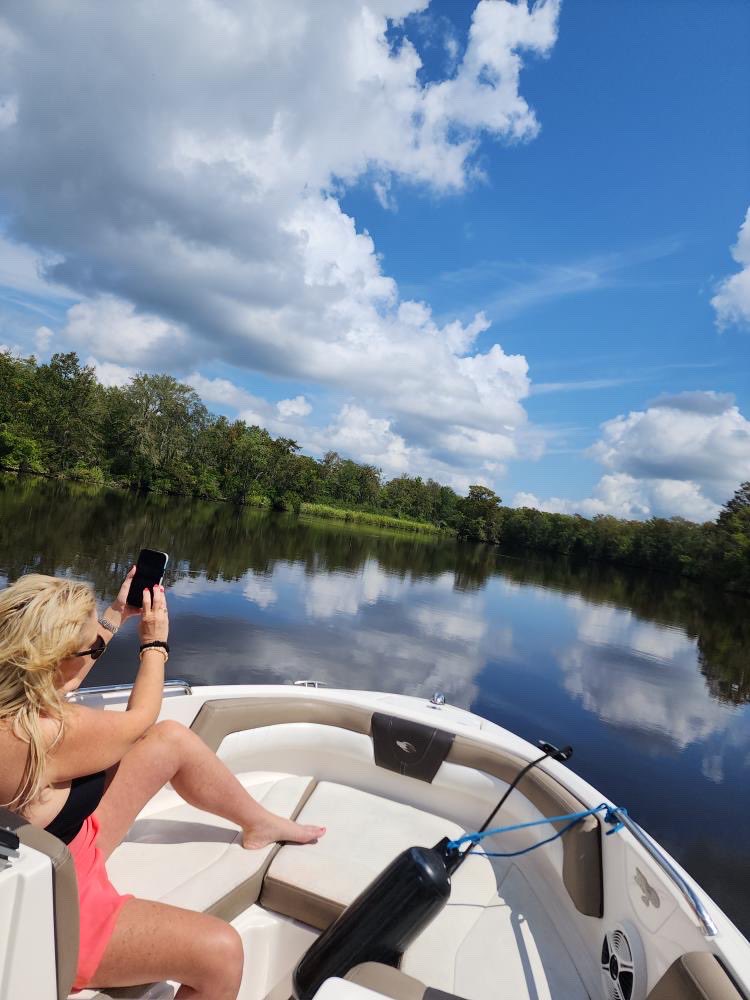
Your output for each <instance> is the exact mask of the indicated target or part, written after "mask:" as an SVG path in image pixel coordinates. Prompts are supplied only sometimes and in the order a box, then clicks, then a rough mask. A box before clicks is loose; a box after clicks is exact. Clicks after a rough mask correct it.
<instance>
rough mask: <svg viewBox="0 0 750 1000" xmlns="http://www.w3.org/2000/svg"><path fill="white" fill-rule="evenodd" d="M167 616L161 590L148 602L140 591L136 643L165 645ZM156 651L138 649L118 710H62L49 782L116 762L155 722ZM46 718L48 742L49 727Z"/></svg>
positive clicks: (159, 657)
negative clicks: (122, 707) (59, 737)
mask: <svg viewBox="0 0 750 1000" xmlns="http://www.w3.org/2000/svg"><path fill="white" fill-rule="evenodd" d="M168 634H169V617H168V613H167V602H166V599H165V596H164V588H163V587H155V588H154V596H153V601H152V598H151V593H150V591H149V590H148V589H146V590H145V591H144V592H143V614H142V616H141V621H140V635H141V642H142V643H144V642H152V641H154V640H159V641H161V642H166V641H167V636H168ZM165 662H166V658H165V655H164V653H163V652H161V651H160V649H158V648H157V649H147V650H144V652H143V654H142V656H141V663H140V667H139V668H138V673H137V675H136V678H135V683H134V684H133V690H132V692H131V695H130V699H129V701H128V706H127V708H126V710H125V711H124V712H117V711H110V712H108V711H101V710H100V709H92V708H86V707H85V706H83V705H66V706H65V727H64V732H63V738H62V740H61V742H60V743H59V744H58V745H57V746H56V747H55V748H54V750H53V751H52V752H51V754H50V756H49V758H48V765H47V776H48V779H49V781H51V782H53V781H67V780H69V779H70V778H75V777H78V776H79V775H82V774H93V773H94V772H95V771H101V770H105V769H106V768H108V767H111V766H112V765H113V764H116V763H117V762H118V761H119V760H122V758H123V757H124V756H125V754H126V753H127V752H128V750H129V749H130V748H131V746H133V744H134V743H135V742H137V740H139V739H140V738H141V736H143V734H144V733H145V732H146V731H147V730H148V729H150V727H151V726H152V725H153V724H154V723H155V722H156V720H157V718H158V716H159V712H160V710H161V702H162V696H163V693H164V664H165ZM52 725H53V724H52V720H47V723H46V728H48V729H49V731H50V741H52V740H53V739H54V734H55V732H56V730H55V729H53V728H52Z"/></svg>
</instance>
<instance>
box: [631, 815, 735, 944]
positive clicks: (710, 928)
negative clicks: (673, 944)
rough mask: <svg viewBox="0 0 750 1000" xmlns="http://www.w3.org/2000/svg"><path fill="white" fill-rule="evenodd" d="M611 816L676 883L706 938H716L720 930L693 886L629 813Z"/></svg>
mask: <svg viewBox="0 0 750 1000" xmlns="http://www.w3.org/2000/svg"><path fill="white" fill-rule="evenodd" d="M611 815H612V818H613V819H615V820H616V821H617V822H618V823H622V825H623V826H624V827H625V829H626V830H628V831H629V832H630V833H632V834H633V836H634V837H635V839H636V840H637V841H638V843H639V844H640V845H641V847H643V848H645V850H646V851H647V852H648V853H649V855H650V856H651V857H652V858H653V859H654V861H656V863H657V864H658V865H659V867H660V868H661V869H662V871H664V872H665V873H666V874H667V875H668V876H669V878H670V879H671V880H672V881H673V882H674V884H675V885H676V886H677V888H678V889H679V890H680V892H681V893H682V895H683V896H684V897H685V899H686V900H687V901H688V904H689V905H690V908H691V909H692V910H693V912H694V913H695V915H696V917H697V918H698V920H699V921H700V923H701V926H702V927H703V931H704V933H705V935H706V937H715V936H716V935H717V934H718V933H719V928H718V927H717V926H716V924H715V923H714V921H713V918H712V917H711V914H710V913H709V912H708V910H707V909H706V907H705V906H704V905H703V903H702V901H701V900H700V899H699V898H698V896H697V894H696V892H695V890H694V889H693V888H692V886H691V885H690V884H689V883H688V882H686V881H685V879H684V878H683V876H682V875H681V874H680V873H679V872H678V871H677V869H676V868H675V866H674V865H673V864H672V862H671V861H670V860H669V858H668V857H667V856H666V855H665V854H664V853H663V852H662V851H661V850H660V848H659V847H658V846H657V845H656V844H655V843H654V841H653V840H652V839H651V838H650V837H649V835H648V834H647V833H646V831H645V830H644V829H642V827H640V826H638V824H637V823H636V822H635V820H632V819H631V818H630V816H628V814H627V813H625V812H621V811H620V810H619V809H613V810H612V813H611Z"/></svg>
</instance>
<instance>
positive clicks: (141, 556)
mask: <svg viewBox="0 0 750 1000" xmlns="http://www.w3.org/2000/svg"><path fill="white" fill-rule="evenodd" d="M168 559H169V556H168V555H167V553H166V552H157V551H156V550H155V549H141V551H140V552H139V553H138V562H137V563H136V564H135V576H134V577H133V579H132V581H131V583H130V590H129V591H128V599H127V603H128V604H129V605H130V606H131V607H132V608H142V607H143V591H144V590H145V589H146V587H148V589H149V590H150V591H151V593H152V594H153V589H154V587H155V586H156V585H157V583H161V581H162V580H163V579H164V570H165V569H166V566H167V561H168Z"/></svg>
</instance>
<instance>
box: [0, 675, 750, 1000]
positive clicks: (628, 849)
mask: <svg viewBox="0 0 750 1000" xmlns="http://www.w3.org/2000/svg"><path fill="white" fill-rule="evenodd" d="M302 685H303V686H291V685H289V686H256V685H253V686H245V685H242V686H238V685H233V686H218V687H195V688H192V689H191V688H190V687H189V686H188V685H187V684H184V683H182V682H170V683H168V684H167V685H166V687H165V692H164V699H163V705H162V715H161V717H162V718H164V719H176V720H179V721H180V722H182V723H184V724H185V725H187V726H191V727H192V728H193V729H194V730H195V731H196V732H198V733H199V734H200V735H201V737H202V738H203V739H204V740H205V741H206V742H207V743H208V744H209V745H210V746H211V747H212V748H214V749H215V750H216V752H217V753H218V754H219V756H220V757H221V758H222V759H223V760H224V761H225V762H226V763H227V765H228V766H229V767H230V768H231V769H232V771H233V772H235V773H236V774H237V776H238V777H239V779H240V780H241V781H242V783H243V784H244V785H245V786H246V787H247V788H248V790H249V791H251V792H252V794H253V795H254V796H255V797H256V798H258V799H259V800H260V801H262V802H263V803H264V804H265V805H266V806H268V807H269V808H270V809H272V810H274V811H275V812H278V813H280V814H283V815H286V816H290V817H294V818H296V819H299V820H301V821H303V822H305V823H316V824H321V825H324V826H326V827H327V828H328V832H327V834H326V836H325V837H324V838H322V839H321V840H320V841H319V842H318V843H316V844H313V845H307V846H304V847H297V846H292V845H284V846H279V845H275V846H273V847H268V848H265V849H263V850H257V851H245V850H243V849H242V847H241V845H240V843H239V831H238V830H237V829H236V828H234V827H233V826H232V825H231V824H230V823H228V822H226V821H224V820H221V819H217V818H216V817H215V816H212V815H210V814H208V813H203V812H200V811H199V810H196V809H194V808H192V807H191V806H188V805H187V804H185V803H184V802H183V801H182V800H181V799H180V798H179V797H178V796H177V794H176V793H175V792H174V791H173V790H172V789H171V788H170V787H166V788H164V789H163V790H162V791H161V792H159V793H158V794H157V795H156V796H155V797H154V798H153V799H152V800H151V802H149V804H148V805H147V806H146V808H145V809H144V810H143V812H142V813H141V814H140V816H139V818H138V820H137V821H136V823H135V824H134V825H133V827H132V829H131V830H130V832H129V834H128V836H127V837H126V839H125V841H124V842H123V844H122V845H121V846H120V847H119V848H118V850H117V851H116V852H115V853H114V854H113V855H112V857H111V859H110V861H109V863H108V870H109V874H110V878H111V879H112V881H113V883H114V884H115V886H116V887H117V889H118V890H120V891H121V892H132V893H134V894H135V895H137V896H141V897H144V898H147V899H154V900H160V901H163V902H168V903H173V904H175V905H178V906H184V907H189V908H192V909H195V910H202V911H205V912H208V913H213V914H217V915H219V916H221V917H223V918H225V919H226V920H228V921H231V922H232V924H233V925H234V926H235V927H236V928H237V930H238V931H239V933H240V935H241V936H242V939H243V942H244V945H245V953H246V961H245V973H244V978H243V982H242V987H241V992H240V997H241V998H242V1000H264V998H268V1000H287V998H289V997H290V996H292V990H293V983H292V976H293V970H294V969H295V966H296V965H297V963H298V962H299V961H300V959H301V958H302V956H303V955H305V953H306V952H307V951H308V949H309V948H310V947H311V945H313V943H314V942H315V941H316V938H318V936H319V935H320V933H321V931H322V930H323V929H324V928H327V927H328V926H329V925H330V924H331V923H332V922H333V921H334V920H336V918H337V917H338V916H339V915H340V914H341V913H342V912H343V911H344V910H345V909H346V908H347V906H348V905H349V904H350V903H351V902H352V901H353V900H354V899H355V898H356V897H357V896H358V895H359V894H360V893H361V892H362V891H363V890H364V889H365V888H366V887H367V886H368V884H369V883H370V882H371V881H372V880H373V879H374V878H375V877H376V876H377V875H378V874H379V873H380V872H381V871H382V870H383V869H384V868H385V867H386V866H387V865H388V863H389V862H391V861H392V860H393V859H394V858H395V857H396V856H397V855H398V854H399V853H400V852H401V851H403V850H404V849H406V848H408V847H411V846H412V845H422V846H426V847H431V846H433V845H434V844H436V843H437V842H439V841H440V840H441V839H442V838H445V837H448V838H450V839H451V840H455V839H458V837H460V836H461V835H462V834H463V833H465V832H466V831H474V830H477V829H479V827H480V826H481V825H482V824H483V823H484V821H485V820H486V819H487V817H488V816H489V815H490V814H491V813H492V810H493V808H494V806H496V805H497V803H498V801H499V799H500V798H501V797H502V795H503V794H504V792H505V791H506V790H507V789H508V787H509V785H510V783H511V782H512V780H513V779H514V778H515V777H516V776H517V775H518V773H519V772H520V770H521V769H522V768H523V767H524V766H525V765H526V764H528V763H529V762H530V761H533V760H536V759H538V758H539V756H540V750H539V748H538V747H535V746H533V745H531V744H530V743H528V742H526V741H525V740H522V739H520V738H519V737H518V736H516V735H514V734H513V733H511V732H508V731H507V730H505V729H502V728H501V727H500V726H497V725H494V724H493V723H491V722H488V721H486V720H485V719H482V718H480V717H478V716H476V715H473V714H472V713H470V712H467V711H464V710H462V709H459V708H455V707H453V706H450V705H447V704H444V703H442V699H441V697H439V696H435V697H434V698H433V699H432V700H431V701H426V700H424V699H419V698H412V697H407V696H404V695H394V694H381V693H376V692H368V691H344V690H326V689H320V688H318V687H316V686H314V684H313V682H302ZM129 691H130V689H129V688H128V687H125V688H123V687H111V688H96V689H89V690H82V691H79V692H78V693H77V694H76V695H75V696H74V697H75V698H76V699H77V700H78V701H82V702H85V703H86V704H89V705H93V706H98V707H101V708H105V709H107V710H112V711H116V710H118V709H122V708H124V706H125V704H126V701H127V698H128V694H129ZM602 803H607V804H608V806H609V807H616V806H618V805H624V806H625V805H627V803H620V804H618V803H610V802H609V800H608V799H607V798H606V795H605V794H603V793H602V792H601V791H599V790H597V789H595V788H592V787H591V786H590V785H589V784H587V783H586V782H585V781H584V780H583V779H581V778H580V777H578V776H577V775H576V774H575V772H574V770H571V769H570V768H569V767H568V766H566V765H565V764H564V763H560V762H559V761H558V760H555V759H554V758H553V757H548V758H547V759H545V760H544V761H542V762H541V763H539V764H538V765H537V766H535V767H534V768H532V769H531V770H530V771H528V773H527V774H526V775H525V777H524V778H523V779H522V780H521V781H520V782H519V784H518V786H517V787H516V788H515V789H514V790H513V791H512V793H511V794H510V795H509V796H508V798H507V801H506V802H505V803H504V805H503V807H502V810H501V812H500V814H499V815H498V816H497V818H496V820H493V825H503V826H505V825H517V824H523V823H527V822H530V821H534V820H542V821H544V820H545V818H548V817H559V816H563V815H568V814H573V813H578V812H582V811H587V810H589V809H594V808H595V807H597V806H599V805H600V804H602ZM664 804H665V808H668V806H669V794H668V790H667V789H665V794H664ZM686 822H690V820H689V818H686ZM563 825H565V824H564V823H563V822H561V821H560V822H556V823H555V824H550V823H548V822H542V823H541V824H540V825H536V826H531V827H525V828H523V829H520V830H516V831H514V832H511V833H507V834H504V835H502V836H497V837H493V838H492V839H489V840H485V841H484V842H483V843H482V845H481V847H482V848H484V849H485V850H486V851H488V852H489V851H497V852H504V853H506V854H507V853H509V852H513V851H516V850H521V849H524V848H526V847H529V846H531V845H532V844H534V843H537V842H539V841H542V840H546V839H548V838H549V837H550V836H552V835H554V834H555V832H559V830H560V829H561V828H562V826H563ZM0 826H5V827H10V828H12V829H15V830H16V832H17V834H18V837H19V839H20V846H19V848H18V850H17V851H13V850H12V841H13V838H12V835H9V834H7V833H5V834H3V836H2V837H0V851H1V852H2V854H3V856H4V857H5V858H6V859H7V860H6V861H5V866H4V868H3V870H2V871H0V994H1V996H2V1000H56V998H57V1000H63V998H65V997H67V996H68V991H69V989H70V987H71V983H72V980H73V974H74V971H75V967H76V958H77V906H78V902H77V894H76V885H75V874H74V872H73V868H72V863H71V861H70V857H69V854H68V852H67V848H66V847H65V846H64V845H63V844H62V843H61V842H60V841H58V840H56V839H55V838H54V837H52V836H51V835H50V834H48V833H46V832H45V831H43V830H40V829H37V828H34V827H31V826H29V825H28V824H25V823H24V822H23V821H21V820H19V819H18V817H14V816H13V815H12V814H10V813H8V812H7V811H6V812H5V813H4V814H2V815H0ZM613 831H615V832H613ZM6 841H7V843H6ZM3 845H4V846H3ZM472 853H473V856H472V857H469V858H467V859H466V860H465V862H464V863H463V864H462V865H461V867H460V868H459V869H458V870H457V871H456V872H455V874H454V875H453V876H452V887H451V895H450V899H449V900H448V903H447V905H445V906H444V907H443V908H442V909H441V910H440V912H438V913H437V915H436V916H435V917H434V919H432V921H431V922H430V923H428V924H427V925H426V926H424V927H423V928H422V929H421V930H419V933H418V934H417V935H416V937H415V938H414V940H413V941H411V943H410V944H409V945H408V946H407V947H406V949H405V951H404V952H403V955H402V956H401V957H400V961H399V962H398V963H397V967H395V966H394V965H386V964H382V963H379V962H372V961H370V962H366V963H361V964H358V965H357V966H355V967H354V968H352V969H348V970H342V972H341V974H339V975H335V976H331V977H330V978H328V979H326V980H325V982H323V984H322V985H321V986H320V989H319V990H318V992H317V994H316V996H317V997H318V998H319V1000H376V998H377V996H385V997H391V998H394V1000H422V998H426V1000H448V998H447V997H446V994H448V995H450V996H451V997H462V998H464V1000H526V998H528V1000H547V998H552V1000H579V998H580V1000H583V998H606V1000H645V998H648V1000H739V998H742V997H744V998H747V997H748V996H749V995H750V943H748V941H747V940H746V939H745V937H744V936H743V935H742V934H741V933H740V931H739V930H738V929H737V928H736V927H735V926H734V925H733V924H732V922H731V921H730V920H729V919H728V917H727V916H725V914H724V913H722V911H721V909H720V908H719V907H718V906H717V905H716V903H715V902H714V901H713V900H712V899H711V898H710V897H709V896H708V895H707V894H706V893H705V892H704V891H703V889H702V888H701V887H700V886H699V885H698V884H697V883H696V882H694V881H693V879H692V878H691V877H690V875H689V874H688V873H687V872H685V871H684V870H683V869H682V868H681V867H680V866H679V865H678V864H677V862H676V861H674V859H672V858H671V857H670V856H669V855H668V854H667V853H666V852H665V851H664V850H663V849H662V848H661V847H659V845H658V844H656V843H655V842H654V841H653V840H652V839H651V838H650V837H649V836H648V835H647V834H646V833H645V832H644V831H643V830H642V829H641V828H640V827H639V826H638V825H637V824H636V823H635V822H633V821H632V820H631V819H630V818H629V817H628V816H627V815H626V814H625V813H623V812H621V811H617V812H611V811H610V812H607V811H605V810H601V811H599V812H596V813H594V814H592V815H589V816H588V817H586V818H585V819H583V820H581V821H580V822H578V823H577V824H576V825H575V826H574V827H573V828H572V829H570V830H569V831H568V832H567V833H566V834H564V836H562V837H559V838H557V839H555V840H553V841H552V842H550V843H549V844H546V845H544V846H540V847H539V848H537V849H535V850H532V851H531V852H529V853H526V854H523V855H521V856H517V857H513V858H508V857H495V858H490V857H487V856H485V855H484V854H482V853H481V851H480V849H479V848H477V849H475V850H474V851H473V852H472ZM0 864H2V859H0ZM175 990H176V984H174V983H156V984H146V985H144V986H142V987H130V988H128V989H113V990H111V991H91V990H84V991H83V992H79V993H76V994H71V996H75V997H76V1000H84V998H85V1000H92V998H96V1000H102V998H104V997H112V998H115V997H117V998H126V997H127V998H132V1000H136V998H138V1000H145V998H149V1000H157V998H159V1000H166V998H169V997H173V996H174V992H175ZM373 994H375V995H376V997H375V998H373Z"/></svg>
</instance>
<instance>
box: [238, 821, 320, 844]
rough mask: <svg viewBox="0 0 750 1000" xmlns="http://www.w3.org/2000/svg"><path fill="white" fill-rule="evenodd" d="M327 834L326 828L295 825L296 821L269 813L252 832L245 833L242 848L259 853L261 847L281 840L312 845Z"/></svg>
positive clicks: (246, 831)
mask: <svg viewBox="0 0 750 1000" xmlns="http://www.w3.org/2000/svg"><path fill="white" fill-rule="evenodd" d="M325 832H326V828H325V827H324V826H309V825H304V824H302V823H295V822H294V820H291V819H283V818H282V817H281V816H275V815H274V814H273V813H268V816H267V817H266V818H264V819H262V820H260V821H259V822H258V823H256V824H255V826H254V827H253V828H252V829H251V830H245V831H244V832H243V834H242V846H243V847H244V848H245V850H248V851H257V850H258V848H260V847H266V846H267V845H268V844H275V843H277V841H280V840H283V841H286V842H288V843H292V844H311V843H313V842H314V841H316V840H319V839H320V838H321V837H322V836H323V834H324V833H325Z"/></svg>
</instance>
